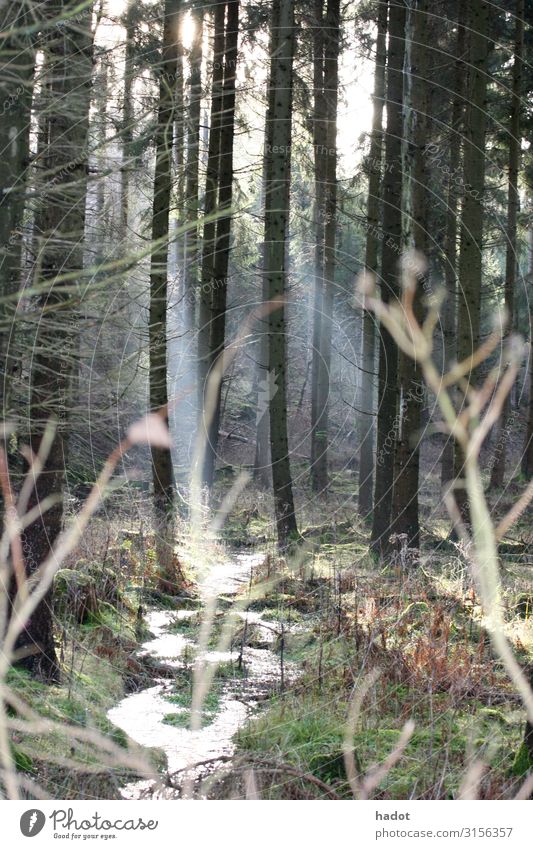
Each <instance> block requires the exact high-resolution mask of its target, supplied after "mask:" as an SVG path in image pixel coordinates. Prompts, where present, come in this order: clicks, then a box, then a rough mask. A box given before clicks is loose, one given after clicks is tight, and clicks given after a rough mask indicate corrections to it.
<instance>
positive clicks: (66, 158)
mask: <svg viewBox="0 0 533 849" xmlns="http://www.w3.org/2000/svg"><path fill="white" fill-rule="evenodd" d="M51 6H53V8H49V11H50V14H53V15H54V16H57V17H60V16H61V15H66V14H68V13H72V10H73V9H74V8H75V7H76V3H75V2H56V3H54V4H50V7H51ZM92 47H93V45H92V33H91V14H90V12H89V11H87V12H85V14H84V15H83V19H82V21H81V23H80V19H79V13H78V17H77V21H76V24H75V25H74V24H69V23H68V22H65V23H64V24H63V25H62V27H61V33H60V34H59V35H58V33H57V31H53V32H51V34H50V37H49V41H48V44H47V48H46V58H45V74H46V79H47V89H46V118H45V124H44V125H43V128H44V137H43V141H42V148H41V159H40V161H39V166H40V177H41V181H40V186H39V192H38V195H37V197H38V198H39V199H38V201H37V209H36V240H37V244H38V245H39V253H38V256H37V262H36V267H35V273H36V276H37V280H38V281H40V282H41V283H44V284H45V285H44V291H43V292H42V294H40V295H39V296H38V307H39V309H40V310H41V313H40V318H39V331H38V335H37V338H36V339H35V342H34V348H33V357H32V371H31V389H30V393H31V394H30V410H29V416H28V419H29V422H30V430H31V433H30V442H31V447H32V450H33V451H34V452H35V453H37V451H38V450H39V448H40V446H41V441H42V438H43V435H44V433H45V430H46V428H47V426H48V425H49V424H50V422H51V421H53V422H54V425H55V430H54V434H53V438H52V439H51V444H50V449H49V451H48V454H47V459H46V462H45V465H44V469H43V472H42V473H41V475H40V476H39V478H38V479H37V481H36V482H35V486H34V490H33V493H32V497H31V499H30V502H29V505H28V506H29V509H32V508H34V507H36V506H37V505H39V504H42V503H43V501H44V500H45V499H48V498H50V497H54V498H55V501H54V503H53V506H52V507H51V508H49V509H43V512H42V513H41V514H40V515H39V517H38V518H37V519H36V520H35V521H34V522H33V523H32V524H31V525H29V526H28V527H27V528H26V530H25V532H24V534H23V547H24V555H25V560H26V568H27V571H28V573H29V574H32V573H33V572H34V571H35V570H36V569H37V567H38V566H39V565H40V564H41V563H42V562H43V560H44V559H45V558H46V557H47V556H48V554H49V552H50V550H51V548H52V546H53V544H54V542H55V540H56V538H57V536H58V534H59V533H60V531H61V525H62V519H63V497H62V496H63V487H64V481H65V469H66V466H67V456H66V454H67V451H66V448H67V442H68V439H67V437H68V397H69V385H70V379H71V374H72V369H73V364H74V351H75V332H74V329H73V328H74V326H75V322H76V314H75V312H74V307H73V306H72V302H71V295H70V293H69V292H68V291H66V288H67V287H68V285H69V284H71V281H65V282H66V285H65V282H64V281H62V280H61V277H62V276H63V275H67V274H74V275H75V273H76V271H79V270H80V269H81V267H82V262H83V248H82V244H83V232H84V226H85V202H86V193H87V182H86V178H87V163H88V151H87V134H88V124H89V106H90V94H91V73H92ZM74 279H75V277H74ZM50 601H51V599H50V593H48V594H47V596H45V598H44V599H43V601H42V602H41V604H40V605H39V606H38V608H37V610H36V611H35V612H34V613H33V615H32V617H31V619H30V621H29V622H28V623H27V625H26V628H25V630H24V631H23V633H22V634H21V637H20V639H19V641H18V645H17V647H18V648H22V649H26V650H28V651H32V652H35V650H36V649H37V651H36V652H35V653H32V654H30V655H29V656H28V657H27V659H26V661H25V664H26V665H27V666H29V667H30V668H31V670H32V672H33V673H34V674H36V675H39V676H40V677H43V678H45V679H47V680H52V681H55V680H58V678H59V666H58V662H57V657H56V652H55V647H54V638H53V623H52V613H51V607H50Z"/></svg>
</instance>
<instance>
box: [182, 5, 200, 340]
mask: <svg viewBox="0 0 533 849" xmlns="http://www.w3.org/2000/svg"><path fill="white" fill-rule="evenodd" d="M191 15H192V18H193V22H194V39H193V43H192V45H191V49H190V53H189V84H188V88H189V104H188V110H187V166H186V169H185V219H186V223H187V230H186V233H185V240H184V269H183V288H184V296H185V299H184V303H185V331H186V332H187V333H189V334H190V333H192V331H193V329H194V321H195V311H196V296H197V288H198V211H199V197H198V190H199V167H200V118H201V105H202V30H203V10H202V8H201V7H200V6H197V5H196V4H193V6H192V7H191Z"/></svg>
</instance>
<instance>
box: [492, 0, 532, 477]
mask: <svg viewBox="0 0 533 849" xmlns="http://www.w3.org/2000/svg"><path fill="white" fill-rule="evenodd" d="M524 12H525V8H524V0H517V3H516V17H515V45H514V62H513V82H512V101H511V123H510V127H509V174H508V184H507V228H506V229H507V232H506V238H507V244H506V252H505V295H504V298H505V309H506V313H507V328H508V332H507V333H506V337H507V336H508V335H509V332H510V331H511V330H512V326H513V316H514V293H515V285H516V272H517V267H518V256H517V239H516V222H517V217H518V208H519V203H520V197H519V193H518V172H519V168H520V148H521V143H522V138H521V132H520V123H521V122H520V112H521V91H522V54H523V48H524ZM509 406H510V396H509V395H508V396H507V398H506V400H505V403H504V405H503V409H502V414H501V417H500V423H499V428H498V438H497V442H496V450H495V453H494V460H493V464H492V469H491V475H490V488H491V489H493V488H496V487H500V486H503V481H504V477H505V455H506V450H505V449H506V445H507V440H508V433H507V430H508V428H507V422H508V418H509Z"/></svg>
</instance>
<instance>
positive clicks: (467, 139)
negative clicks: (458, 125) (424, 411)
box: [454, 0, 489, 520]
mask: <svg viewBox="0 0 533 849" xmlns="http://www.w3.org/2000/svg"><path fill="white" fill-rule="evenodd" d="M468 14H469V17H468V27H469V68H470V74H469V85H468V104H467V110H466V117H465V133H464V157H463V178H464V180H463V182H464V186H463V188H464V200H463V208H462V215H461V241H460V254H459V298H458V328H457V357H458V360H459V361H462V360H464V359H466V358H467V357H470V356H472V354H473V353H474V351H475V350H476V349H477V348H478V346H479V328H480V307H481V275H482V253H483V191H484V185H485V132H486V123H487V111H486V110H487V103H486V99H487V58H488V43H489V40H488V37H487V30H488V15H489V4H488V3H487V2H486V0H471V2H470V3H469V4H468ZM466 380H467V382H468V383H474V382H475V374H474V373H472V372H470V373H469V374H467V375H466ZM463 463H464V458H463V455H462V452H461V450H460V447H459V446H458V445H456V446H455V453H454V477H455V478H456V479H459V477H460V475H461V473H462V470H463ZM455 497H456V501H457V506H458V509H459V511H460V513H461V515H462V517H463V519H464V520H467V518H468V504H467V497H466V490H465V489H464V487H462V486H458V487H457V488H456V490H455Z"/></svg>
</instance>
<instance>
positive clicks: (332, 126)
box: [311, 0, 340, 493]
mask: <svg viewBox="0 0 533 849" xmlns="http://www.w3.org/2000/svg"><path fill="white" fill-rule="evenodd" d="M325 24H326V34H325V38H324V59H323V68H324V71H323V86H324V91H323V99H324V117H325V131H324V141H323V144H324V148H325V150H324V154H325V168H324V178H325V181H324V186H323V190H324V206H323V211H322V210H321V209H320V206H319V204H317V211H318V213H319V214H318V221H317V229H318V230H319V235H320V240H321V242H322V243H323V245H324V248H323V271H322V274H321V275H319V277H318V281H317V282H318V284H319V286H321V288H322V296H321V298H320V299H319V300H320V310H319V311H317V310H316V309H315V317H316V318H318V324H319V328H318V347H316V346H313V374H314V375H315V382H314V385H313V396H314V399H315V403H314V407H313V408H314V414H315V418H314V420H313V421H312V423H311V484H312V488H313V490H314V491H315V492H321V493H324V492H326V490H327V487H328V483H329V474H328V406H329V391H330V367H331V333H332V324H333V303H334V294H335V293H334V285H335V264H336V250H335V249H336V234H337V100H338V87H339V78H338V61H339V58H338V57H339V39H340V3H339V0H327V10H326V19H325ZM316 156H317V152H316V151H315V157H316ZM319 175H320V176H321V174H320V170H319ZM316 185H317V189H318V190H319V191H320V187H319V182H318V181H317V184H316ZM321 212H322V215H321V214H320V213H321ZM317 235H318V234H317Z"/></svg>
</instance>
